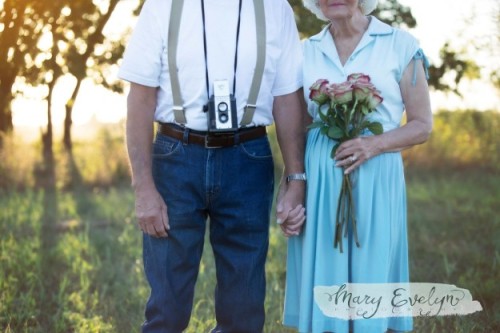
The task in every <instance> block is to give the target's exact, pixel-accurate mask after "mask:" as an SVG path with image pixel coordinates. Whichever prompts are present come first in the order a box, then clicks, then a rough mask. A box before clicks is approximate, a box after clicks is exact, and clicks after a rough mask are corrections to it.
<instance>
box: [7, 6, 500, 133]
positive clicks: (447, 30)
mask: <svg viewBox="0 0 500 333" xmlns="http://www.w3.org/2000/svg"><path fill="white" fill-rule="evenodd" d="M0 1H1V0H0ZM400 2H401V3H402V4H404V5H406V6H409V7H410V8H411V10H412V13H413V16H414V17H415V18H416V20H417V27H416V28H415V29H412V30H410V32H411V33H412V34H413V35H414V36H415V37H416V38H417V39H418V40H419V42H420V44H421V47H422V49H423V50H424V52H425V53H426V54H427V56H428V57H429V59H430V61H431V63H436V62H437V61H439V49H440V48H441V47H442V46H443V45H444V44H445V43H446V42H448V43H450V44H451V45H452V46H453V48H454V49H461V48H470V46H471V45H472V43H471V41H475V42H476V43H478V44H491V42H490V41H491V38H494V37H495V36H496V34H497V33H498V27H496V26H495V24H494V21H493V15H494V13H495V12H498V11H499V10H500V5H499V4H498V3H497V2H498V0H474V1H471V0H460V1H457V0H400ZM135 3H136V0H122V1H121V3H120V5H119V7H118V8H117V12H115V14H114V16H113V17H112V20H111V21H110V23H109V25H108V27H107V32H108V34H111V35H113V34H118V33H120V30H118V29H116V28H117V27H122V28H123V27H124V25H123V16H124V15H127V13H130V11H131V10H132V8H133V7H134V6H135ZM129 22H132V21H129ZM492 31H494V34H493V33H491V32H492ZM497 45H498V44H497ZM474 52H475V53H474V55H473V57H474V60H475V61H476V62H477V63H478V64H479V65H480V66H481V67H484V68H487V67H489V66H491V65H492V64H493V62H494V61H496V62H497V65H498V61H499V60H498V59H500V50H497V53H496V54H497V55H498V57H497V58H493V57H492V56H491V55H489V53H488V52H484V51H482V52H476V51H474ZM69 85H74V81H73V80H72V79H67V80H65V81H64V82H62V83H61V84H60V85H59V86H58V87H57V88H56V89H57V90H56V91H55V96H56V98H55V100H54V108H55V109H54V114H53V123H54V125H55V126H56V127H57V126H60V125H62V123H63V121H64V100H65V99H66V98H67V97H68V91H67V89H65V88H64V87H67V86H69ZM461 88H462V90H463V91H464V97H463V98H459V97H458V96H454V95H453V94H443V93H436V92H431V103H432V106H433V109H434V110H438V109H467V108H472V109H479V110H486V109H496V110H499V108H498V105H500V96H499V95H500V93H499V92H498V91H496V90H494V88H492V87H491V86H489V85H488V84H487V83H485V82H474V83H464V84H463V85H462V86H461ZM41 98H42V96H41V94H40V92H39V91H36V90H33V91H31V92H30V93H29V96H28V97H27V98H22V99H21V98H19V99H17V100H16V101H15V102H14V105H13V116H14V126H16V127H17V126H19V127H21V126H28V127H43V126H44V125H45V124H46V106H45V105H46V104H45V102H43V101H41ZM125 113H126V95H120V94H115V93H110V92H109V91H107V90H106V89H104V88H102V87H95V86H94V85H93V84H92V83H91V82H89V81H84V83H83V86H82V92H81V95H80V96H79V97H78V99H77V102H76V103H75V108H74V117H73V121H74V124H75V125H76V126H78V125H84V124H85V123H87V122H89V121H90V120H91V119H92V118H94V119H97V120H98V121H100V122H118V121H120V120H123V118H124V117H125Z"/></svg>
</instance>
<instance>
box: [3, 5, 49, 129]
mask: <svg viewBox="0 0 500 333" xmlns="http://www.w3.org/2000/svg"><path fill="white" fill-rule="evenodd" d="M52 4H53V3H52V2H51V1H36V0H31V1H30V0H5V1H3V5H2V7H1V11H0V134H1V133H8V132H10V131H12V129H13V124H12V111H11V102H12V100H13V99H14V97H15V93H16V92H15V91H14V89H13V86H14V83H15V81H16V78H17V77H18V75H19V73H20V71H21V70H22V69H23V68H25V67H26V66H27V65H28V63H29V62H31V61H32V60H33V59H35V56H36V54H37V51H38V49H37V43H38V41H39V39H40V36H41V35H42V33H43V25H39V19H40V14H39V13H42V12H44V11H45V9H46V8H47V6H48V5H52Z"/></svg>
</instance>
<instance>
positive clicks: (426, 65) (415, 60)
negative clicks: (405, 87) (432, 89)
mask: <svg viewBox="0 0 500 333" xmlns="http://www.w3.org/2000/svg"><path fill="white" fill-rule="evenodd" d="M419 60H421V61H422V65H423V66H424V71H425V78H426V79H427V80H429V65H430V64H429V60H428V59H427V57H426V56H425V53H424V51H423V50H422V49H421V48H419V49H418V50H417V52H416V53H415V55H414V56H413V78H412V80H411V84H412V85H416V84H417V64H418V61H419Z"/></svg>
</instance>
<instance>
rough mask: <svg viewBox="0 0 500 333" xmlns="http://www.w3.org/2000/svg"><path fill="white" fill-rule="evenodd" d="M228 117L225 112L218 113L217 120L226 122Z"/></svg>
mask: <svg viewBox="0 0 500 333" xmlns="http://www.w3.org/2000/svg"><path fill="white" fill-rule="evenodd" d="M228 118H229V117H228V116H227V113H221V114H219V121H220V122H221V123H226V122H227V120H228Z"/></svg>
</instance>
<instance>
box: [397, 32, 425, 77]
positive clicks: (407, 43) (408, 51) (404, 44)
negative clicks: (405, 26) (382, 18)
mask: <svg viewBox="0 0 500 333" xmlns="http://www.w3.org/2000/svg"><path fill="white" fill-rule="evenodd" d="M395 31H396V32H395V33H396V43H395V44H394V47H395V50H394V51H395V53H396V54H398V55H399V60H398V63H399V66H398V74H397V81H398V82H400V81H401V79H402V78H403V73H404V71H405V70H406V68H407V67H408V66H409V65H410V62H411V61H412V59H413V57H414V56H415V54H416V53H417V51H418V50H419V49H420V46H419V44H418V41H417V39H416V38H415V37H413V36H412V35H411V34H410V33H408V32H406V31H403V30H399V29H397V30H395Z"/></svg>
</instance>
